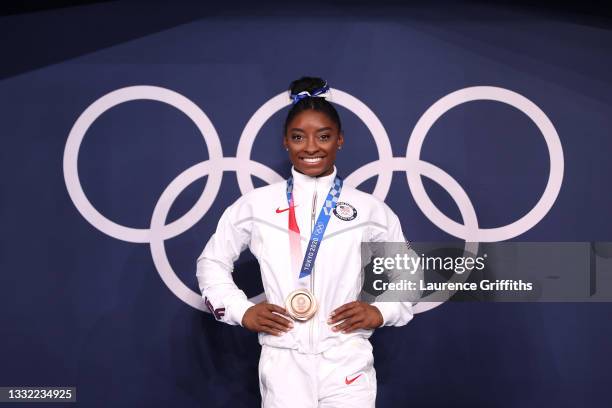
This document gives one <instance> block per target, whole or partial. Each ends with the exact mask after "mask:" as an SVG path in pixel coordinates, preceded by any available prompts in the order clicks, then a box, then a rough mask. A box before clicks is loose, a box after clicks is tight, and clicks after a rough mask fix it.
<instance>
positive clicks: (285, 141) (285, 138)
mask: <svg viewBox="0 0 612 408" xmlns="http://www.w3.org/2000/svg"><path fill="white" fill-rule="evenodd" d="M283 147H284V148H285V150H287V151H288V150H289V146H288V145H287V136H283Z"/></svg>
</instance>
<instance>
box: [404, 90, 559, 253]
mask: <svg viewBox="0 0 612 408" xmlns="http://www.w3.org/2000/svg"><path fill="white" fill-rule="evenodd" d="M477 100H492V101H497V102H502V103H505V104H508V105H511V106H513V107H515V108H516V109H518V110H520V111H521V112H523V113H524V114H525V115H527V116H528V117H529V118H530V119H531V120H532V121H533V122H534V123H535V124H536V126H537V127H538V129H539V130H540V132H542V135H543V136H544V140H545V141H546V146H547V148H548V155H549V158H550V171H549V176H548V182H547V184H546V188H545V189H544V193H543V194H542V197H541V198H540V200H539V201H538V203H537V204H536V205H535V206H534V207H533V208H532V209H531V210H530V211H529V212H528V213H527V214H525V215H524V216H523V217H521V218H520V219H518V220H517V221H515V222H513V223H511V224H508V225H506V226H503V227H497V228H479V230H478V241H479V242H498V241H505V240H508V239H511V238H514V237H516V236H518V235H521V234H522V233H524V232H525V231H527V230H529V229H530V228H532V227H533V226H534V225H536V224H537V223H538V222H540V221H541V220H542V218H544V217H545V216H546V214H548V212H549V211H550V209H551V208H552V206H553V204H554V203H555V201H556V200H557V196H558V195H559V191H560V190H561V184H562V182H563V172H564V157H563V148H562V146H561V140H560V139H559V135H558V134H557V130H556V129H555V127H554V126H553V124H552V122H551V121H550V119H548V117H547V116H546V114H545V113H544V112H543V111H542V110H541V109H540V108H539V107H538V106H537V105H536V104H535V103H533V102H532V101H530V100H529V99H527V98H525V97H524V96H522V95H520V94H518V93H516V92H514V91H510V90H508V89H504V88H499V87H494V86H473V87H469V88H463V89H459V90H457V91H455V92H452V93H450V94H448V95H446V96H444V97H443V98H441V99H439V100H438V101H437V102H436V103H434V104H433V105H432V106H431V107H430V108H429V109H427V111H425V113H423V115H422V116H421V118H420V119H419V120H418V122H417V124H416V125H415V127H414V129H413V131H412V134H411V135H410V139H409V140H408V147H407V149H406V158H407V159H408V160H410V161H418V160H420V155H421V148H422V146H423V142H424V140H425V136H427V133H428V132H429V130H430V129H431V127H432V126H433V124H434V123H435V122H436V121H437V120H438V119H439V118H440V117H441V116H442V115H444V114H445V113H446V112H448V111H449V110H450V109H452V108H454V107H456V106H457V105H460V104H462V103H466V102H471V101H477ZM406 178H407V180H408V186H409V187H410V191H411V192H412V195H413V197H414V200H415V202H416V203H417V206H418V207H419V208H420V209H421V212H423V214H425V216H426V217H427V218H428V219H429V220H430V221H431V222H432V223H433V224H434V225H436V226H437V227H438V228H440V229H442V230H443V231H446V232H447V233H449V234H451V235H453V236H455V237H457V238H461V239H464V240H466V241H468V240H469V238H468V231H467V230H466V228H465V226H464V225H461V224H459V223H457V222H456V221H454V220H452V219H450V218H449V217H447V216H446V215H445V214H444V213H442V212H441V211H440V210H439V209H438V207H436V205H435V204H434V203H433V201H431V199H430V198H429V196H428V195H427V192H426V191H425V187H424V186H423V182H422V180H421V178H420V176H419V175H418V174H415V173H406Z"/></svg>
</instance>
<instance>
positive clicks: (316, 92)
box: [289, 82, 329, 105]
mask: <svg viewBox="0 0 612 408" xmlns="http://www.w3.org/2000/svg"><path fill="white" fill-rule="evenodd" d="M327 91H329V85H327V82H326V83H325V85H323V86H322V87H321V88H319V89H315V90H314V91H312V93H310V92H308V91H302V92H300V93H297V94H291V95H289V97H290V98H291V100H292V102H291V103H292V104H293V105H295V104H296V103H298V102H299V101H300V100H302V99H304V98H310V97H315V96H319V95H321V94H323V93H325V92H327Z"/></svg>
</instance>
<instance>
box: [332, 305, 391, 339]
mask: <svg viewBox="0 0 612 408" xmlns="http://www.w3.org/2000/svg"><path fill="white" fill-rule="evenodd" d="M342 320H344V321H343V322H342V323H340V324H338V325H336V326H334V327H332V330H333V331H335V332H337V331H342V333H350V332H352V331H353V330H357V329H376V328H377V327H380V326H382V324H383V322H384V320H383V316H382V314H381V313H380V310H378V308H377V307H376V306H372V305H370V304H368V303H365V302H359V301H354V302H350V303H347V304H344V305H342V306H340V307H339V308H337V309H336V310H334V311H333V312H332V313H331V315H330V317H329V319H328V320H327V323H328V324H331V325H335V324H336V323H338V322H341V321H342Z"/></svg>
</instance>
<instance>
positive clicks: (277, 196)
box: [196, 167, 413, 354]
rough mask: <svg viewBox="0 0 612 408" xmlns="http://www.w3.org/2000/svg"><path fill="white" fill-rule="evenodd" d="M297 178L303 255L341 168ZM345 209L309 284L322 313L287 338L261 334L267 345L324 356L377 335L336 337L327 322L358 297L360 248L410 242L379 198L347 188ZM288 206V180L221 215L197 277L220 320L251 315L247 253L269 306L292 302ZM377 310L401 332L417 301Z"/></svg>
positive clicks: (331, 224) (365, 332)
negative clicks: (238, 275)
mask: <svg viewBox="0 0 612 408" xmlns="http://www.w3.org/2000/svg"><path fill="white" fill-rule="evenodd" d="M291 172H292V174H293V179H294V187H293V198H294V203H295V215H296V220H297V223H298V226H299V228H300V234H301V243H302V254H304V252H305V250H306V246H307V245H308V241H309V239H310V232H311V228H312V225H313V224H314V221H315V220H316V217H318V215H319V212H320V210H321V207H322V204H323V201H324V200H325V198H326V196H327V193H328V191H329V188H330V186H331V185H332V183H333V180H334V177H335V176H336V168H335V167H334V171H333V173H332V174H330V175H328V176H323V177H310V176H307V175H305V174H302V173H299V172H297V171H296V170H295V168H292V169H291ZM338 203H339V204H338V206H340V203H345V204H348V206H347V205H345V206H343V209H344V212H343V213H341V214H340V215H341V216H342V215H343V217H342V218H344V219H341V218H340V217H339V216H337V215H334V214H333V215H332V216H331V217H330V220H329V224H328V226H327V229H326V231H325V235H324V237H323V240H322V242H321V245H320V248H319V252H318V255H317V258H316V261H315V266H314V269H313V273H312V275H311V278H310V279H311V280H310V284H311V286H310V289H311V291H312V292H313V293H314V296H315V297H316V299H317V301H318V302H319V310H318V311H317V313H316V315H315V316H314V317H313V318H311V319H310V320H308V321H306V322H299V321H296V322H294V328H293V329H291V330H290V331H288V332H287V333H284V334H282V335H280V336H273V335H269V334H265V333H259V342H260V344H262V345H267V346H272V347H278V348H288V349H294V350H296V351H298V352H299V353H307V354H317V353H322V352H324V351H325V350H327V349H329V348H330V347H332V346H334V345H337V344H340V343H342V342H345V341H346V340H348V339H350V338H352V337H361V338H366V339H367V338H368V337H370V335H371V334H372V330H357V331H355V332H353V333H349V334H342V333H340V332H333V331H332V330H331V326H330V325H328V323H327V319H328V317H329V315H330V313H331V312H332V311H333V310H334V309H336V308H337V307H339V306H341V305H343V304H345V303H348V302H351V301H354V300H357V299H358V296H359V293H360V292H361V287H362V282H363V278H362V273H361V252H360V251H361V242H362V241H366V242H371V241H374V242H380V241H393V242H404V241H405V238H404V235H403V234H402V228H401V225H400V221H399V219H398V217H397V215H395V214H394V213H393V211H392V210H391V209H390V208H389V206H387V205H386V204H385V203H384V202H383V201H381V200H379V199H377V198H376V197H374V196H373V195H371V194H368V193H364V192H362V191H359V190H357V189H355V188H353V187H351V186H348V185H347V184H346V183H344V185H343V187H342V191H341V193H340V196H339V199H338ZM351 207H352V208H353V209H354V210H353V211H351ZM287 208H288V205H287V195H286V181H282V182H278V183H274V184H270V185H268V186H265V187H260V188H257V189H254V190H252V191H250V192H248V193H246V194H244V195H243V196H242V197H240V198H239V199H238V200H236V201H235V202H234V203H233V204H232V205H231V206H230V207H228V208H227V209H226V210H225V212H224V213H223V215H222V216H221V218H220V220H219V223H218V227H217V230H216V232H215V233H214V235H213V236H212V237H211V238H210V240H209V241H208V243H207V244H206V247H205V248H204V250H203V252H202V254H201V255H200V256H199V257H198V260H197V274H196V276H197V278H198V283H199V287H200V290H201V291H202V294H203V296H204V298H205V302H206V304H207V305H208V307H209V308H210V309H211V312H213V314H214V315H215V318H216V319H217V320H221V321H223V322H225V323H229V324H232V325H237V324H241V323H242V317H243V315H244V313H245V311H246V310H247V309H248V308H249V307H251V306H253V304H254V303H252V302H251V301H249V300H248V299H247V296H246V295H245V293H244V292H243V291H242V290H240V289H239V288H238V287H237V286H236V284H235V283H234V281H233V279H232V271H233V265H234V261H236V259H237V258H238V256H239V255H240V253H241V252H242V251H243V250H245V249H246V248H247V247H248V248H249V249H250V251H251V252H252V253H253V255H254V256H255V258H256V259H257V260H258V262H259V266H260V270H261V277H262V282H263V287H264V290H265V294H266V298H267V300H268V302H270V303H274V304H276V305H279V306H281V307H285V298H286V297H287V295H288V294H289V293H290V292H291V291H293V290H295V289H296V278H297V277H296V276H293V274H292V273H291V259H290V251H289V233H288V227H287V225H288V216H289V211H283V210H285V209H287ZM355 215H356V216H355ZM353 216H354V218H353ZM351 218H352V219H351ZM300 265H301V260H300ZM373 305H374V306H376V307H377V308H378V309H379V310H380V311H381V314H382V316H383V318H384V325H392V326H401V325H404V324H406V323H408V321H410V320H411V319H412V316H413V314H412V304H411V303H410V302H374V303H373Z"/></svg>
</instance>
